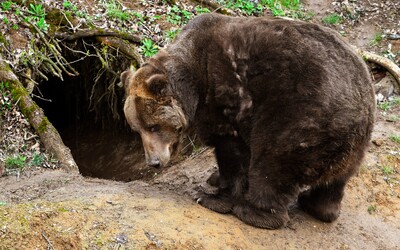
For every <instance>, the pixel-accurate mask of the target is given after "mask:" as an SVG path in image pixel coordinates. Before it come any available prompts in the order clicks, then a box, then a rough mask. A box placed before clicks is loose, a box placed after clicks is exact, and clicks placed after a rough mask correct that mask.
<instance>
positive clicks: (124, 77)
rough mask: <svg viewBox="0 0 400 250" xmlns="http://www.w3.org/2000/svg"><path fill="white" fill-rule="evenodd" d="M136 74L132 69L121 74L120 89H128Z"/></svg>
mask: <svg viewBox="0 0 400 250" xmlns="http://www.w3.org/2000/svg"><path fill="white" fill-rule="evenodd" d="M134 73H135V71H133V70H132V69H128V70H125V71H124V72H122V73H121V76H120V78H121V85H118V86H119V87H124V88H125V89H128V87H129V84H130V82H131V80H130V79H131V76H132V75H133V74H134Z"/></svg>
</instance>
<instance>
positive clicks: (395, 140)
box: [389, 135, 400, 144]
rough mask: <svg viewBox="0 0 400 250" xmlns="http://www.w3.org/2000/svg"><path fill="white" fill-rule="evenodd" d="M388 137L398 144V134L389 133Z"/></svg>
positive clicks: (399, 139)
mask: <svg viewBox="0 0 400 250" xmlns="http://www.w3.org/2000/svg"><path fill="white" fill-rule="evenodd" d="M389 139H390V140H391V141H392V142H395V143H397V144H400V135H391V136H389Z"/></svg>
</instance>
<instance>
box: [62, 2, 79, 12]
mask: <svg viewBox="0 0 400 250" xmlns="http://www.w3.org/2000/svg"><path fill="white" fill-rule="evenodd" d="M63 7H64V8H65V9H67V10H71V11H77V10H78V7H76V6H75V5H74V4H73V3H71V2H70V1H67V0H65V1H64V2H63Z"/></svg>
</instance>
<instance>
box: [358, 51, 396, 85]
mask: <svg viewBox="0 0 400 250" xmlns="http://www.w3.org/2000/svg"><path fill="white" fill-rule="evenodd" d="M356 51H357V53H359V54H360V55H361V56H362V57H363V58H364V59H365V60H366V61H369V62H373V63H376V64H378V65H380V66H382V67H384V68H385V69H386V70H387V71H389V73H390V74H391V75H392V76H393V77H394V79H395V80H396V82H397V85H398V86H397V87H398V88H399V89H400V68H399V67H398V66H397V65H396V64H395V63H394V62H392V61H391V60H389V59H387V58H385V57H383V56H379V55H377V54H374V53H371V52H367V51H363V50H361V49H356Z"/></svg>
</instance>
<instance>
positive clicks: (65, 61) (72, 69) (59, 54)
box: [22, 15, 79, 76]
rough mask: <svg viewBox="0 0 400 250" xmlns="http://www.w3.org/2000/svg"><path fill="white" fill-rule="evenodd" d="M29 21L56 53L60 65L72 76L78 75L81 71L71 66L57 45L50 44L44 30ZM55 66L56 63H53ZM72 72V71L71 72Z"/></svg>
mask: <svg viewBox="0 0 400 250" xmlns="http://www.w3.org/2000/svg"><path fill="white" fill-rule="evenodd" d="M22 17H24V18H25V16H24V15H22ZM27 22H28V23H29V24H30V26H31V27H32V28H34V29H35V31H36V33H37V34H38V35H39V38H40V39H41V40H42V41H43V43H44V44H45V45H46V46H47V48H48V49H49V50H50V51H51V53H52V54H53V55H54V57H55V59H56V61H57V63H58V64H59V67H60V68H61V69H62V70H63V71H64V72H65V73H66V74H67V75H70V76H78V75H79V73H78V72H77V71H76V70H75V69H74V68H73V67H72V66H71V65H69V64H68V61H67V60H66V59H65V58H64V57H63V56H62V55H61V52H60V51H58V50H57V48H56V46H54V45H52V44H50V42H49V41H48V40H47V39H46V37H45V35H44V34H43V32H42V31H41V30H40V29H39V28H38V27H36V25H34V24H32V23H31V22H30V21H29V20H27ZM62 62H63V63H64V64H63V63H62ZM64 65H66V66H67V67H68V69H69V70H67V69H66V68H65V67H64ZM53 66H54V65H53ZM70 71H71V72H72V73H71V72H70Z"/></svg>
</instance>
